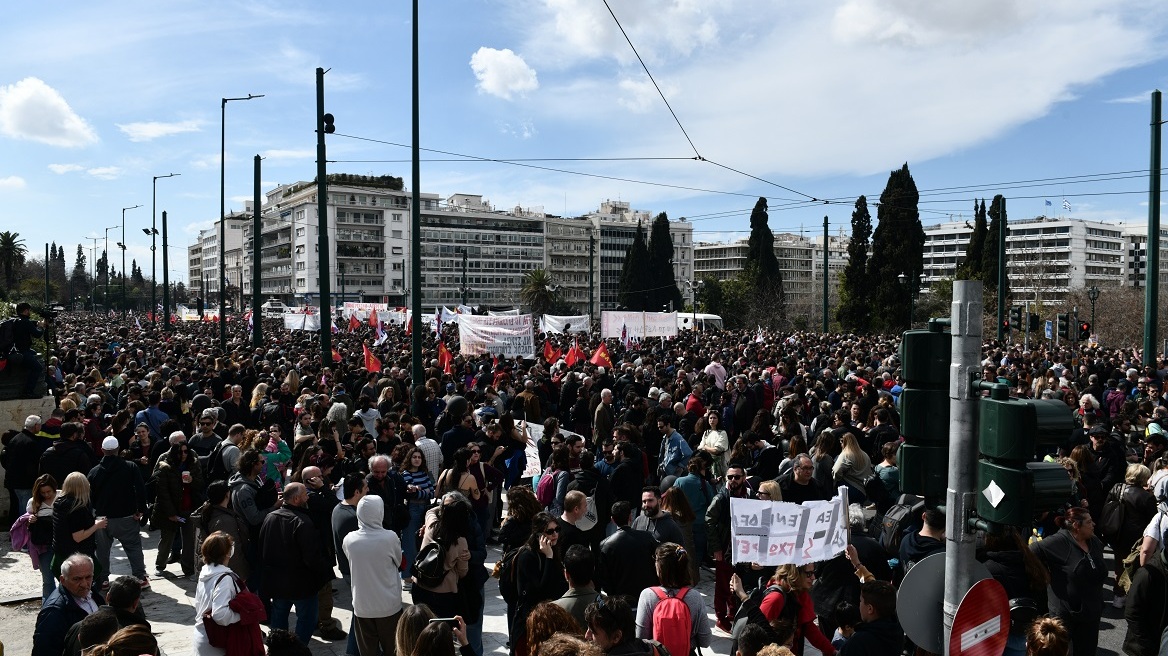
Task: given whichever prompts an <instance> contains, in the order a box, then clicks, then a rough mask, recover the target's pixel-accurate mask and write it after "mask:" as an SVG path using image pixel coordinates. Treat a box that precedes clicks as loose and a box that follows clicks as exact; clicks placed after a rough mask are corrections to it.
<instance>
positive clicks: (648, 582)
mask: <svg viewBox="0 0 1168 656" xmlns="http://www.w3.org/2000/svg"><path fill="white" fill-rule="evenodd" d="M610 512H611V515H612V521H613V523H615V524H616V527H617V528H616V532H615V533H613V534H612V535H610V536H608V537H607V538H605V539H604V541H602V542H601V543H600V551H599V556H598V558H597V566H596V583H598V584H599V585H600V587H601V589H602V590H604V591H605V592H606V593H607V594H608V595H609V596H610V597H611V596H614V595H619V596H626V597H629V598H631V599H637V598H638V597H639V595H640V594H641V591H642V590H644V589H645V588H648V587H652V586H654V585H657V583H658V580H657V567H656V561H655V560H654V554H655V553H656V551H657V540H655V539H653V536H652V535H651V534H650V533H648V532H647V531H637V530H634V529H633V528H632V527H630V526H629V516H630V514H631V513H632V506H630V505H629V503H628V502H627V501H617V502H616V503H614V504H612V508H611V510H610Z"/></svg>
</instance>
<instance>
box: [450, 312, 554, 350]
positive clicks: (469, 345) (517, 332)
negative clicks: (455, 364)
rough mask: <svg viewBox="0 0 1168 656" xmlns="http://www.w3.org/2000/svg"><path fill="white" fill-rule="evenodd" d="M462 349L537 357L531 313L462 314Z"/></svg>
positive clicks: (460, 343)
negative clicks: (495, 315)
mask: <svg viewBox="0 0 1168 656" xmlns="http://www.w3.org/2000/svg"><path fill="white" fill-rule="evenodd" d="M458 341H459V347H458V348H459V352H461V353H462V354H463V355H482V354H484V353H490V354H492V355H499V354H502V355H503V357H504V358H514V357H515V356H522V357H525V358H533V357H535V335H534V334H533V333H532V331H531V315H530V314H521V315H519V316H505V317H489V316H488V317H482V316H478V317H476V316H470V317H468V316H463V317H462V320H461V321H459V323H458Z"/></svg>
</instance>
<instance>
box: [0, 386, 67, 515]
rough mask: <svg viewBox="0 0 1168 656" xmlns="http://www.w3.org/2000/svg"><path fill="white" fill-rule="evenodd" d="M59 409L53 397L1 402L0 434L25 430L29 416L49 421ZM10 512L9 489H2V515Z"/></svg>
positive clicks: (1, 474)
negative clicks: (54, 411)
mask: <svg viewBox="0 0 1168 656" xmlns="http://www.w3.org/2000/svg"><path fill="white" fill-rule="evenodd" d="M56 407H57V400H56V399H55V398H53V397H51V396H45V397H42V398H39V399H11V400H8V401H0V434H3V433H7V432H8V431H9V430H13V429H15V430H20V429H22V428H24V418H25V417H27V416H29V415H38V416H40V418H41V420H42V421H48V419H49V415H51V414H52V413H53V409H54V408H56ZM3 480H4V468H3V467H0V482H3ZM7 512H8V489H7V488H4V487H0V515H5V514H7ZM15 520H16V518H15V517H12V518H7V519H6V522H7V523H3V522H0V523H3V526H0V530H4V531H7V530H8V527H9V526H11V525H12V522H13V521H15Z"/></svg>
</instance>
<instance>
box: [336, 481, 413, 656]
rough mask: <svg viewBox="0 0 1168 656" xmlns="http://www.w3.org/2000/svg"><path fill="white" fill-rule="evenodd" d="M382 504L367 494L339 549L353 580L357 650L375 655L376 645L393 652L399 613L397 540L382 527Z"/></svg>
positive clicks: (400, 607) (380, 500)
mask: <svg viewBox="0 0 1168 656" xmlns="http://www.w3.org/2000/svg"><path fill="white" fill-rule="evenodd" d="M384 518H385V502H384V501H383V500H382V499H381V497H379V496H377V495H375V494H370V495H368V496H365V497H362V498H361V500H360V501H359V502H357V530H356V531H353V532H351V533H349V534H348V535H346V536H345V539H344V541H343V542H342V543H341V547H342V549H343V550H344V552H345V556H346V557H348V559H349V571H350V572H351V573H352V581H353V616H354V620H355V622H354V624H355V629H356V632H357V647H358V649H359V650H360V652H361V653H362V654H376V653H377V651H378V646H379V645H380V648H381V651H382V652H384V653H386V654H393V653H394V644H395V643H394V638H395V636H396V635H397V621H398V618H400V617H401V611H402V589H401V576H400V575H399V574H398V572H399V569H400V566H401V559H402V550H401V541H400V540H399V539H398V537H397V534H396V533H394V532H393V531H390V530H387V529H385V528H383V527H382V520H383V519H384Z"/></svg>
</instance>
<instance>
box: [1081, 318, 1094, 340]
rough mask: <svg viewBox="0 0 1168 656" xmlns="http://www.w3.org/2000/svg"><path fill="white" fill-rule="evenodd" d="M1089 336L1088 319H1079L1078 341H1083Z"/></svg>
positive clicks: (1089, 323)
mask: <svg viewBox="0 0 1168 656" xmlns="http://www.w3.org/2000/svg"><path fill="white" fill-rule="evenodd" d="M1090 338H1091V322H1090V321H1080V322H1079V341H1080V342H1085V341H1087V340H1088V339H1090Z"/></svg>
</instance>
